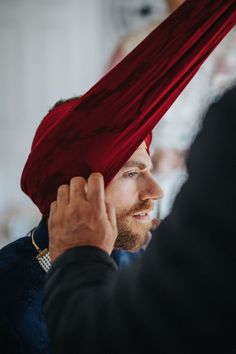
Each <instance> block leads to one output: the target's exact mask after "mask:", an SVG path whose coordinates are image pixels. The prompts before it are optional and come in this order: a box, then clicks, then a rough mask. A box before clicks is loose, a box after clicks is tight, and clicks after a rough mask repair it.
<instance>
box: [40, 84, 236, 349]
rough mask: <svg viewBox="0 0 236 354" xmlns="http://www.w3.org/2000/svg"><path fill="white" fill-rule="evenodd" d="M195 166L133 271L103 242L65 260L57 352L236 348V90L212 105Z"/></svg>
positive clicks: (58, 280) (53, 319) (49, 299)
mask: <svg viewBox="0 0 236 354" xmlns="http://www.w3.org/2000/svg"><path fill="white" fill-rule="evenodd" d="M188 171H189V179H188V181H187V182H186V183H185V185H184V186H183V188H182V190H181V192H180V193H179V195H178V196H177V199H176V202H175V205H174V208H173V212H172V213H171V215H170V216H169V217H168V218H167V219H166V220H165V221H164V222H163V223H162V224H161V226H160V228H159V229H158V230H157V231H156V233H155V234H154V235H153V237H152V241H151V243H150V244H149V246H148V248H147V250H146V252H145V254H144V255H143V257H142V258H141V259H138V260H137V261H135V262H134V263H133V264H132V265H131V266H130V267H128V268H127V269H126V270H124V271H123V272H121V273H117V272H116V268H115V266H114V263H113V260H112V259H111V258H110V257H109V256H108V255H107V254H106V253H104V252H103V251H102V250H100V249H97V248H95V247H80V248H75V249H72V250H68V251H66V252H65V253H64V254H63V255H62V256H60V257H59V258H58V259H57V260H56V262H55V263H54V265H53V267H52V268H51V270H50V272H49V274H48V277H47V283H46V287H45V298H44V309H45V314H46V319H47V324H48V328H49V334H50V337H51V340H52V345H53V349H54V352H55V353H57V354H62V353H63V354H64V353H66V354H67V353H70V354H73V353H80V354H86V353H91V354H97V353H99V354H100V353H101V354H111V353H125V354H126V353H127V354H132V353H136V354H138V353H170V354H174V353H181V354H183V353H188V354H189V353H198V354H201V353H209V354H210V353H216V352H220V353H222V354H226V353H236V331H235V330H236V324H235V323H236V320H235V318H236V305H235V303H236V286H235V281H236V207H235V206H236V172H235V171H236V89H232V90H231V91H230V92H228V93H227V94H226V95H225V96H224V97H223V99H220V101H219V102H217V103H215V104H213V105H212V106H211V108H210V110H209V111H208V113H207V116H206V119H205V121H204V126H203V129H202V131H201V132H200V134H199V135H198V137H197V139H196V141H195V143H194V145H193V147H192V150H191V154H190V158H189V161H188ZM65 300H66V301H65ZM150 348H151V349H150Z"/></svg>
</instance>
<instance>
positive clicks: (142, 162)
mask: <svg viewBox="0 0 236 354" xmlns="http://www.w3.org/2000/svg"><path fill="white" fill-rule="evenodd" d="M132 165H136V166H137V167H140V168H141V169H144V168H150V169H151V168H152V161H151V158H150V156H149V154H148V153H147V146H146V143H145V142H142V144H141V145H140V146H139V147H138V148H137V150H135V152H134V153H133V155H132V156H131V157H130V159H129V160H128V161H127V162H126V163H125V164H124V166H123V167H132Z"/></svg>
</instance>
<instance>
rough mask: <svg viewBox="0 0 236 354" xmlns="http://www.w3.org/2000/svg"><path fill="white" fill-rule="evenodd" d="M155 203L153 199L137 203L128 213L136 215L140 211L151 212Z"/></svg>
mask: <svg viewBox="0 0 236 354" xmlns="http://www.w3.org/2000/svg"><path fill="white" fill-rule="evenodd" d="M153 206H154V203H153V201H152V200H150V199H147V200H144V201H142V202H139V203H137V204H136V205H134V206H133V207H132V208H131V209H129V210H128V212H127V215H134V214H137V213H139V212H150V211H152V210H153Z"/></svg>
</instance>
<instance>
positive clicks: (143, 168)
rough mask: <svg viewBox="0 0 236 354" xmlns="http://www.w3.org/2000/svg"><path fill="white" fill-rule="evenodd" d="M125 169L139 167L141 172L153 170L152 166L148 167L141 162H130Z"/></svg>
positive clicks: (125, 165)
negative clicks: (147, 169)
mask: <svg viewBox="0 0 236 354" xmlns="http://www.w3.org/2000/svg"><path fill="white" fill-rule="evenodd" d="M123 167H138V168H139V169H140V170H145V169H146V168H150V169H152V164H150V166H148V165H146V164H145V163H143V162H140V161H135V160H130V161H127V162H126V163H125V164H124V165H123Z"/></svg>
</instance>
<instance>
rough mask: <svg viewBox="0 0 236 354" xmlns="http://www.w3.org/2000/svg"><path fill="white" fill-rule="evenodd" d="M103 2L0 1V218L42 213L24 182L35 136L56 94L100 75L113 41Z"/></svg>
mask: <svg viewBox="0 0 236 354" xmlns="http://www.w3.org/2000/svg"><path fill="white" fill-rule="evenodd" d="M105 5H107V4H105ZM105 5H104V1H103V0H86V1H84V0H67V1H64V0H40V1H38V0H1V1H0V48H1V55H0V82H1V85H0V213H1V216H0V218H1V217H4V212H5V211H6V210H7V209H8V208H11V209H12V208H13V207H14V206H17V207H18V206H20V207H21V208H22V210H23V209H24V208H26V209H27V210H30V211H29V212H31V209H33V210H34V209H35V213H37V209H36V207H34V206H33V204H32V202H31V201H30V200H29V199H28V197H26V196H25V195H24V194H23V192H22V191H21V189H20V176H21V172H22V169H23V166H24V163H25V161H26V158H27V156H28V153H29V151H30V145H31V142H32V138H33V135H34V132H35V129H36V127H37V125H38V123H39V122H40V121H41V119H42V118H43V117H44V115H46V113H47V111H48V109H49V108H50V107H51V106H52V105H53V104H54V103H55V102H56V101H57V100H59V99H61V98H68V97H71V96H74V95H79V94H82V93H84V92H86V91H87V90H88V89H89V88H90V87H91V86H92V85H93V84H95V82H96V81H97V80H98V79H99V78H100V77H101V76H102V75H103V73H104V68H105V65H106V60H107V59H108V55H109V54H110V51H111V50H112V48H113V45H112V44H111V42H110V37H109V38H108V39H106V38H105V37H106V33H107V31H106V19H105V18H104V16H105V15H104V14H106V16H107V12H106V11H104V6H105ZM112 38H113V40H114V38H115V36H114V35H113V36H112ZM18 229H19V228H18Z"/></svg>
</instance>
